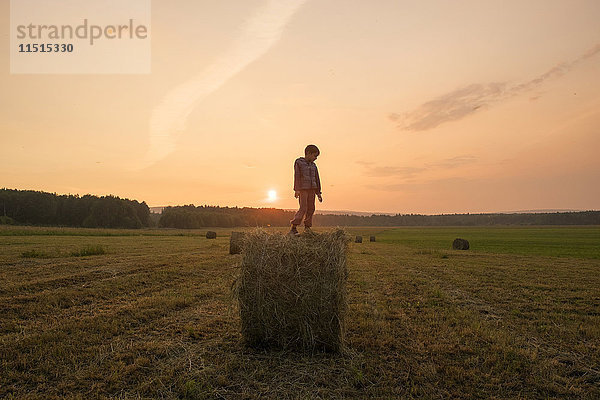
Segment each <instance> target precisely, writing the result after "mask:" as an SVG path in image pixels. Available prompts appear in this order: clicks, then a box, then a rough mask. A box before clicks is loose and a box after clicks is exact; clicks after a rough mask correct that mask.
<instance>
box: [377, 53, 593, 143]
mask: <svg viewBox="0 0 600 400" xmlns="http://www.w3.org/2000/svg"><path fill="white" fill-rule="evenodd" d="M598 54H600V44H597V45H596V46H594V47H592V48H591V49H589V50H588V51H586V52H585V53H584V54H582V55H581V56H579V57H577V58H576V59H574V60H572V61H567V62H563V63H560V64H558V65H556V66H555V67H553V68H551V69H550V70H548V71H546V72H545V73H543V74H541V75H539V76H537V77H536V78H534V79H531V80H529V81H526V82H522V83H518V84H512V85H510V84H508V83H504V82H493V83H487V84H472V85H468V86H465V87H462V88H460V89H457V90H454V91H452V92H449V93H446V94H444V95H442V96H440V97H438V98H435V99H433V100H430V101H428V102H426V103H423V104H422V105H421V106H419V107H418V108H417V109H415V110H413V111H410V112H407V113H391V114H389V115H388V117H389V119H390V120H391V121H393V122H395V123H396V124H397V125H398V128H400V129H403V130H408V131H424V130H428V129H432V128H435V127H437V126H439V125H441V124H443V123H446V122H450V121H456V120H459V119H462V118H465V117H467V116H469V115H471V114H474V113H475V112H478V111H480V110H483V109H487V108H489V107H491V106H493V105H495V104H497V103H499V102H501V101H504V100H506V99H508V98H511V97H515V96H518V95H521V94H523V93H527V92H530V91H533V90H536V89H539V87H540V86H542V85H543V84H544V83H545V82H546V81H548V80H551V79H558V78H560V77H562V76H564V75H565V74H567V73H568V72H569V71H571V70H572V69H573V68H575V67H576V66H577V65H579V64H581V63H582V62H584V61H586V60H588V59H590V58H592V57H595V56H597V55H598ZM537 98H539V95H537V96H534V97H532V100H535V99H537Z"/></svg>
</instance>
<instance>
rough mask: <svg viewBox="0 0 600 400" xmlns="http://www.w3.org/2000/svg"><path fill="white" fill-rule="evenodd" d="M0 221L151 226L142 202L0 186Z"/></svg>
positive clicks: (148, 214)
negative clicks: (0, 187)
mask: <svg viewBox="0 0 600 400" xmlns="http://www.w3.org/2000/svg"><path fill="white" fill-rule="evenodd" d="M0 223H4V224H19V225H23V224H25V225H45V226H74V227H86V228H143V227H149V226H151V225H152V222H151V220H150V209H149V208H148V205H147V204H146V203H145V202H142V203H140V202H138V201H136V200H128V199H121V198H119V197H115V196H102V197H98V196H92V195H89V194H86V195H85V196H81V197H79V195H57V194H56V193H46V192H40V191H34V190H15V189H6V188H3V189H0Z"/></svg>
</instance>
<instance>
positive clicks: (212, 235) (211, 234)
mask: <svg viewBox="0 0 600 400" xmlns="http://www.w3.org/2000/svg"><path fill="white" fill-rule="evenodd" d="M206 238H207V239H216V238H217V232H213V231H208V232H206Z"/></svg>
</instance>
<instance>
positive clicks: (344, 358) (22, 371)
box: [0, 227, 600, 399]
mask: <svg viewBox="0 0 600 400" xmlns="http://www.w3.org/2000/svg"><path fill="white" fill-rule="evenodd" d="M347 231H348V232H350V233H351V234H362V235H365V236H367V240H366V241H365V242H364V243H362V244H357V243H352V244H351V246H350V254H349V272H350V274H349V280H348V289H349V303H350V304H349V315H348V318H347V322H348V326H347V350H346V351H345V352H344V353H342V354H301V353H294V352H282V351H273V350H270V351H269V350H255V349H251V348H247V347H245V346H244V345H243V342H242V338H241V336H240V334H239V332H238V325H239V318H238V316H237V314H236V309H235V306H234V302H233V301H232V298H231V285H232V282H233V280H234V278H235V276H236V273H237V269H236V263H237V262H238V261H239V260H240V256H239V255H235V256H231V255H229V254H228V247H229V238H228V235H229V232H230V230H224V229H219V230H217V232H218V237H217V239H215V240H208V239H206V238H204V233H205V231H201V230H197V231H184V230H96V229H66V228H65V229H59V228H24V227H0V249H1V250H0V398H8V399H10V398H39V399H46V398H103V397H110V398H167V399H175V398H189V399H202V398H207V399H213V398H217V399H218V398H225V399H228V398H232V399H238V398H272V399H305V398H309V399H312V398H431V399H446V398H485V399H515V398H534V399H537V398H539V399H547V398H572V399H598V398H600V227H490V228H480V227H478V228H456V227H453V228H396V229H391V228H347ZM372 234H375V235H377V242H375V243H370V242H368V236H369V235H372ZM455 237H463V238H466V239H468V240H469V241H470V243H471V250H468V251H454V250H451V243H452V240H453V239H454V238H455ZM103 252H104V253H103ZM97 253H100V254H97ZM102 253H103V254H102Z"/></svg>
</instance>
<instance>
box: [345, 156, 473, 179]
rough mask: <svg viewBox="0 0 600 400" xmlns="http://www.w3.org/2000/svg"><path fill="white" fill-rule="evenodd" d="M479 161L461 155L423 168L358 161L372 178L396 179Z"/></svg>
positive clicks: (425, 165) (426, 164)
mask: <svg viewBox="0 0 600 400" xmlns="http://www.w3.org/2000/svg"><path fill="white" fill-rule="evenodd" d="M478 160H479V159H478V158H477V157H475V156H473V155H461V156H456V157H451V158H445V159H442V160H439V161H434V162H429V163H425V164H424V165H423V166H419V167H415V166H389V165H385V166H382V165H376V164H375V163H374V162H371V161H357V162H356V163H357V164H359V165H362V166H363V167H364V169H365V172H364V173H365V175H366V176H369V177H372V178H396V179H409V178H413V177H415V176H417V175H419V174H421V173H423V172H426V171H431V170H435V169H450V168H457V167H460V166H462V165H466V164H471V163H474V162H477V161H478Z"/></svg>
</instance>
